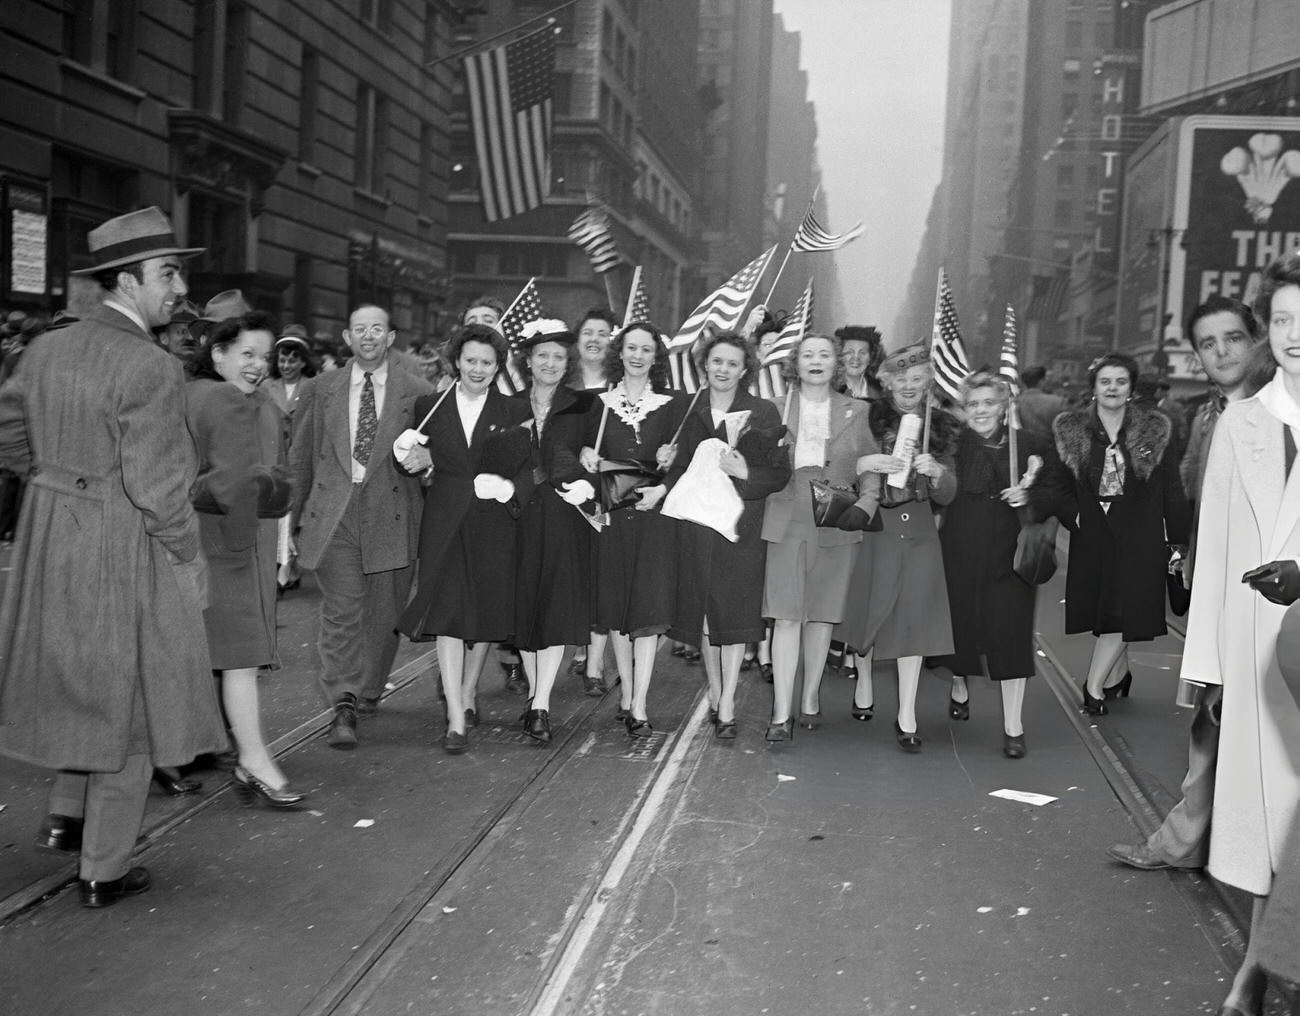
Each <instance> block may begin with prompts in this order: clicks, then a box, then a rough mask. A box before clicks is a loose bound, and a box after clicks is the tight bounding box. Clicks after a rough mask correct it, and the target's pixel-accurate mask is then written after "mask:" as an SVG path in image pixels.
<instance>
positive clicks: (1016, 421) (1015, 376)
mask: <svg viewBox="0 0 1300 1016" xmlns="http://www.w3.org/2000/svg"><path fill="white" fill-rule="evenodd" d="M998 375H999V376H1000V377H1004V378H1006V381H1007V384H1008V385H1010V386H1011V402H1010V404H1009V405H1008V406H1007V425H1008V426H1010V427H1014V428H1016V429H1017V430H1019V429H1020V414H1019V413H1018V412H1017V411H1016V399H1018V398H1020V355H1019V354H1018V353H1017V352H1016V311H1015V308H1014V307H1012V306H1011V304H1007V316H1006V321H1005V322H1004V324H1003V325H1002V351H1001V352H1000V353H999V354H998Z"/></svg>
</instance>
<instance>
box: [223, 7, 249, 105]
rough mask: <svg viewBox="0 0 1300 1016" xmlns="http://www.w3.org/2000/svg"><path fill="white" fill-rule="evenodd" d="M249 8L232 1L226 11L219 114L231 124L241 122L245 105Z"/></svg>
mask: <svg viewBox="0 0 1300 1016" xmlns="http://www.w3.org/2000/svg"><path fill="white" fill-rule="evenodd" d="M248 20H249V18H248V8H247V7H245V6H244V5H243V4H233V3H232V4H230V6H229V8H228V9H227V11H226V38H225V45H224V46H223V48H222V53H221V64H222V67H223V68H224V73H223V74H222V80H221V108H220V116H221V118H222V119H223V120H225V121H226V123H227V124H229V125H230V126H232V127H235V126H238V124H239V114H240V111H241V110H242V109H243V106H244V68H245V58H246V56H247V54H248Z"/></svg>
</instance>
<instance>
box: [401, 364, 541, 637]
mask: <svg viewBox="0 0 1300 1016" xmlns="http://www.w3.org/2000/svg"><path fill="white" fill-rule="evenodd" d="M438 398H439V396H436V395H425V396H422V397H421V398H419V399H417V400H416V403H415V419H416V422H419V421H420V420H423V419H424V416H425V415H426V414H427V413H428V412H429V410H430V409H431V408H433V406H434V404H435V403H437V401H438ZM486 399H487V403H486V404H485V405H484V407H483V412H482V413H481V414H480V416H479V418H478V422H477V423H476V424H475V425H474V432H473V434H472V440H471V441H470V443H469V444H468V445H467V444H466V443H465V430H464V428H463V427H462V426H461V422H460V412H459V410H458V409H457V404H456V392H455V390H454V389H451V390H449V394H448V395H447V397H446V398H445V399H443V400H442V403H441V404H440V405H439V406H438V409H437V411H436V412H435V413H434V414H433V416H432V417H430V419H429V420H428V422H427V423H425V424H424V426H423V427H422V428H420V430H421V431H422V433H425V434H428V435H429V441H428V444H427V445H426V446H425V447H426V448H427V449H428V451H429V454H430V455H431V456H432V458H433V482H432V483H431V484H430V486H429V489H428V492H427V493H426V495H425V500H424V512H423V514H422V515H421V517H420V550H419V579H418V585H417V588H416V591H415V595H414V596H413V597H412V598H411V602H410V604H409V605H408V606H407V608H406V610H405V611H404V612H403V614H402V618H401V620H400V621H399V622H398V625H397V627H398V630H399V631H402V632H404V633H406V634H407V635H409V636H410V637H411V638H413V639H416V640H424V639H430V638H433V637H434V636H437V635H451V636H454V637H456V638H462V639H467V640H471V641H474V642H501V641H505V640H506V639H508V638H509V637H510V636H511V635H513V634H514V625H515V583H514V581H512V580H513V578H514V575H515V543H516V539H517V533H516V523H517V522H518V519H519V515H520V512H521V511H522V509H523V506H524V505H525V504H526V503H527V502H528V499H529V498H530V497H531V496H532V493H533V468H532V462H531V458H530V454H529V443H530V442H529V434H530V428H529V427H525V426H521V425H522V424H524V422H525V421H527V420H528V419H529V418H530V416H531V415H532V411H531V409H530V408H529V406H528V404H527V403H526V402H522V401H520V400H518V399H510V398H507V397H506V396H505V395H502V394H501V393H500V392H498V391H497V390H496V389H489V390H488V393H487V395H486ZM480 473H495V474H497V475H499V476H504V477H505V478H506V479H507V480H510V481H511V482H512V483H514V485H515V490H514V495H513V496H512V497H511V499H510V500H509V501H508V502H506V503H504V504H502V503H501V502H499V501H493V500H483V499H481V498H478V497H476V496H475V495H474V478H475V477H476V476H478V475H479V474H480Z"/></svg>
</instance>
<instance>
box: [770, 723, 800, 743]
mask: <svg viewBox="0 0 1300 1016" xmlns="http://www.w3.org/2000/svg"><path fill="white" fill-rule="evenodd" d="M763 740H764V741H769V742H771V743H772V744H780V743H781V742H782V741H793V740H794V720H785V721H784V722H782V723H769V724H768V725H767V733H765V734H764V735H763Z"/></svg>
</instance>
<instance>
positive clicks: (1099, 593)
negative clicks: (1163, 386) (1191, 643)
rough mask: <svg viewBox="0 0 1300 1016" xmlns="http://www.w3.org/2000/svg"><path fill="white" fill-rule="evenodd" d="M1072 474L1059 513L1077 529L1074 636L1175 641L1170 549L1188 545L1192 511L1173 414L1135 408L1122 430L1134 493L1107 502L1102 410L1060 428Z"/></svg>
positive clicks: (1071, 574) (1068, 625)
mask: <svg viewBox="0 0 1300 1016" xmlns="http://www.w3.org/2000/svg"><path fill="white" fill-rule="evenodd" d="M1052 431H1053V435H1054V437H1055V451H1056V454H1057V456H1058V457H1059V459H1060V461H1061V463H1062V464H1063V465H1064V467H1065V470H1066V471H1067V472H1066V473H1064V474H1063V473H1060V472H1058V471H1055V468H1054V473H1055V475H1057V476H1068V481H1069V482H1068V483H1067V484H1065V486H1064V489H1063V490H1062V492H1061V497H1060V499H1059V506H1058V515H1059V516H1060V519H1061V522H1062V523H1063V524H1064V525H1065V526H1066V527H1067V528H1069V530H1070V533H1071V536H1070V564H1069V569H1068V572H1067V575H1066V579H1065V630H1066V632H1067V633H1074V632H1084V631H1091V632H1093V633H1095V634H1100V633H1103V632H1106V631H1115V630H1119V631H1120V632H1121V633H1122V635H1123V638H1124V641H1125V642H1144V641H1148V640H1150V639H1153V638H1156V637H1157V636H1159V635H1163V634H1164V633H1165V576H1166V574H1167V566H1168V563H1169V551H1168V548H1167V545H1166V533H1167V534H1168V543H1174V544H1183V545H1186V543H1187V538H1188V532H1189V529H1190V525H1191V512H1190V510H1189V507H1188V504H1187V497H1186V495H1185V494H1184V493H1183V485H1182V482H1181V481H1180V480H1179V476H1178V457H1177V454H1176V449H1175V447H1174V444H1173V441H1172V432H1173V427H1172V425H1171V424H1170V422H1169V418H1168V417H1167V416H1165V415H1164V414H1163V413H1157V412H1153V411H1151V410H1146V409H1142V408H1140V407H1138V406H1134V405H1130V406H1129V407H1128V410H1127V412H1126V413H1125V416H1124V425H1123V426H1122V427H1121V428H1120V432H1119V443H1120V445H1121V447H1122V449H1123V453H1124V462H1125V475H1124V494H1123V496H1121V497H1119V498H1117V499H1116V500H1114V501H1113V502H1112V503H1111V508H1110V512H1109V513H1106V512H1104V511H1103V510H1102V507H1101V502H1100V501H1099V500H1098V498H1097V490H1098V486H1099V484H1100V482H1101V474H1102V466H1103V463H1104V460H1105V453H1106V447H1107V444H1108V442H1109V438H1107V436H1106V430H1105V428H1104V427H1103V426H1102V424H1101V421H1100V420H1099V419H1098V418H1097V414H1096V411H1095V410H1092V409H1085V410H1080V411H1078V412H1073V413H1062V414H1061V415H1060V416H1058V417H1057V418H1056V421H1055V423H1053V425H1052Z"/></svg>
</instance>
